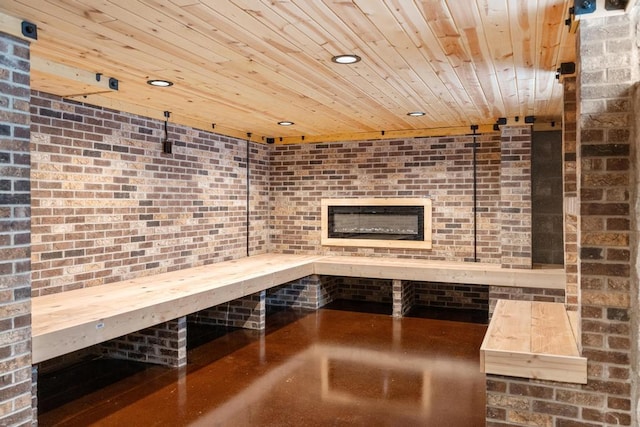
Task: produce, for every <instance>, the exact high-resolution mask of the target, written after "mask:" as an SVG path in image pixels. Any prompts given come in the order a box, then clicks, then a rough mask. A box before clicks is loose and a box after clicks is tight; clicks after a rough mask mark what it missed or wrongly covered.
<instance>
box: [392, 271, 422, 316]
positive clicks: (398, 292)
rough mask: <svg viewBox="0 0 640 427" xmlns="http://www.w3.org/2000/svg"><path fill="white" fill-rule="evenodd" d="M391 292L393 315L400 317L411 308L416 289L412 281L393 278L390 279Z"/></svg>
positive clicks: (414, 299)
mask: <svg viewBox="0 0 640 427" xmlns="http://www.w3.org/2000/svg"><path fill="white" fill-rule="evenodd" d="M391 284H392V292H393V311H392V315H393V317H402V316H404V315H405V314H407V313H408V312H409V310H411V309H412V308H413V305H414V304H415V301H416V291H415V287H414V283H413V282H406V281H402V280H397V279H394V280H392V281H391Z"/></svg>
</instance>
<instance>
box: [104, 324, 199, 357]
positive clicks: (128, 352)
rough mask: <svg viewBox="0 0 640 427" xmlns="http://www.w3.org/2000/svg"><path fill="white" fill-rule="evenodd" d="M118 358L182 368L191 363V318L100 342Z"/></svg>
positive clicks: (110, 353) (107, 353)
mask: <svg viewBox="0 0 640 427" xmlns="http://www.w3.org/2000/svg"><path fill="white" fill-rule="evenodd" d="M100 347H101V348H102V352H103V353H104V354H105V355H106V356H108V357H112V358H114V359H126V360H135V361H138V362H147V363H154V364H157V365H165V366H171V367H174V368H179V367H181V366H185V365H186V364H187V318H186V317H180V318H178V319H175V320H171V321H169V322H164V323H161V324H160V325H156V326H152V327H150V328H146V329H143V330H141V331H138V332H134V333H132V334H128V335H125V336H123V337H120V338H116V339H114V340H110V341H107V342H105V343H102V344H101V345H100Z"/></svg>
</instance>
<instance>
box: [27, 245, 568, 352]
mask: <svg viewBox="0 0 640 427" xmlns="http://www.w3.org/2000/svg"><path fill="white" fill-rule="evenodd" d="M313 274H318V275H332V276H348V277H366V278H379V279H396V280H412V281H413V280H415V281H431V282H449V283H468V284H482V285H496V286H519V287H544V288H553V289H562V288H564V283H565V275H564V271H563V270H562V269H534V270H517V269H503V268H500V266H499V265H495V264H474V263H465V262H438V261H425V260H409V259H391V258H379V257H350V256H344V257H343V256H315V255H285V254H264V255H256V256H251V257H247V258H243V259H239V260H234V261H226V262H220V263H216V264H211V265H206V266H201V267H194V268H188V269H183V270H177V271H173V272H169V273H163V274H158V275H154V276H145V277H140V278H136V279H131V280H125V281H122V282H117V283H111V284H107V285H101V286H97V287H92V288H84V289H78V290H73V291H68V292H63V293H59V294H53V295H46V296H40V297H36V298H33V299H32V345H33V363H40V362H42V361H45V360H48V359H51V358H54V357H57V356H61V355H63V354H66V353H70V352H73V351H76V350H79V349H82V348H86V347H89V346H92V345H94V344H99V343H102V342H105V341H108V340H111V339H113V338H117V337H120V336H123V335H126V334H130V333H133V332H136V331H139V330H142V329H144V328H147V327H151V326H154V325H158V324H161V323H163V322H166V321H169V320H172V319H177V318H179V317H182V316H186V315H189V314H192V313H195V312H198V311H200V310H203V309H206V308H209V307H214V306H216V305H219V304H223V303H226V302H229V301H232V300H235V299H238V298H242V297H245V296H248V295H252V294H255V293H257V292H260V291H263V290H266V289H269V288H272V287H276V286H279V285H282V284H285V283H288V282H290V281H293V280H298V279H301V278H303V277H307V276H310V275H313Z"/></svg>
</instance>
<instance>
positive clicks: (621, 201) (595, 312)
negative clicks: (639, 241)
mask: <svg viewBox="0 0 640 427" xmlns="http://www.w3.org/2000/svg"><path fill="white" fill-rule="evenodd" d="M638 11H639V9H638V7H636V8H634V13H632V15H623V16H613V17H606V18H598V19H584V20H582V21H581V22H580V30H579V42H578V46H579V57H580V67H579V74H578V88H577V91H578V100H579V107H578V112H579V115H578V143H577V155H578V164H579V167H578V171H579V175H578V196H579V199H580V200H579V207H580V217H579V232H578V244H579V247H578V252H579V256H578V272H579V278H578V280H579V284H580V299H581V315H582V321H581V326H582V346H583V351H582V354H583V355H584V356H586V357H587V358H588V381H589V383H588V384H587V386H586V387H585V388H586V389H588V390H597V391H599V392H600V393H602V394H604V395H605V396H606V397H607V400H606V401H605V403H604V404H603V405H602V406H601V407H599V408H598V410H597V412H595V413H594V414H593V415H592V416H593V417H594V418H597V420H598V421H600V420H602V421H603V422H604V420H606V421H607V422H610V423H614V420H619V422H618V423H619V424H620V425H631V421H630V418H631V412H630V409H631V407H632V406H633V405H634V403H632V400H631V378H632V376H633V370H635V369H633V370H632V364H631V361H632V360H633V359H634V358H633V355H632V350H633V351H635V352H636V353H637V331H636V333H635V335H634V334H633V333H632V331H633V328H632V323H631V319H632V312H631V310H630V309H631V304H632V302H634V304H636V305H637V300H638V289H637V288H638V287H637V283H635V284H634V283H632V282H631V259H630V253H631V249H632V248H631V245H630V242H631V233H630V231H631V229H630V227H631V221H634V222H635V221H636V220H637V219H636V217H635V214H634V212H633V206H632V205H631V203H630V195H631V194H633V193H634V192H635V189H634V188H633V181H632V174H631V168H632V157H631V147H632V145H631V140H632V137H633V135H634V131H633V125H634V123H633V117H634V114H637V112H634V110H633V103H632V101H633V99H632V96H631V95H632V94H633V90H634V86H635V85H637V81H638V78H639V77H640V75H639V74H640V73H639V67H638V45H637V42H638V40H637V32H638V30H637V21H638ZM630 18H631V19H630ZM634 21H635V22H634ZM632 343H635V344H632ZM632 347H633V349H632ZM636 363H637V362H636ZM633 425H637V424H633Z"/></svg>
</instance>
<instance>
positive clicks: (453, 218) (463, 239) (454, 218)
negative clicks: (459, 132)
mask: <svg viewBox="0 0 640 427" xmlns="http://www.w3.org/2000/svg"><path fill="white" fill-rule="evenodd" d="M472 153H473V139H472V137H471V136H459V137H441V138H415V139H406V140H384V141H365V142H342V143H327V144H317V145H291V146H276V147H275V148H274V150H273V151H272V154H271V201H272V205H271V212H272V217H271V236H270V237H271V248H272V250H273V251H277V252H287V253H291V252H296V253H315V252H318V251H321V252H324V253H333V254H349V253H354V252H355V253H358V254H376V255H386V254H389V255H398V256H408V257H417V258H429V259H441V260H458V261H462V260H473V166H472V161H473V154H472ZM427 196H428V197H431V198H432V201H433V250H430V251H429V250H400V249H386V248H379V249H371V248H357V249H355V248H339V247H321V246H320V200H321V199H322V198H339V197H427ZM499 199H500V135H499V134H488V135H483V136H480V137H478V212H479V213H478V217H479V221H478V259H479V260H480V261H483V262H495V263H498V262H500V257H501V249H500V227H501V225H500V222H499V220H500V218H499V214H500V211H499V206H498V204H499V201H500V200H499Z"/></svg>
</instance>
